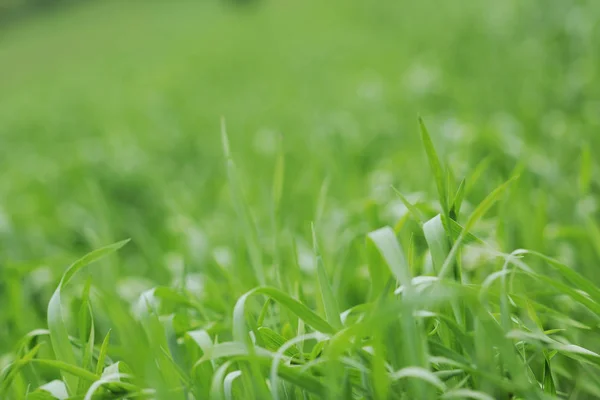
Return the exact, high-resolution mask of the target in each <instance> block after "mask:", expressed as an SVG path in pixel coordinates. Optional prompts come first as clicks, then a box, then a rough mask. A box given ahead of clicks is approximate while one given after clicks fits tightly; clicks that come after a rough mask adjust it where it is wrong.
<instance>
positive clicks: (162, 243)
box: [0, 0, 600, 351]
mask: <svg viewBox="0 0 600 400" xmlns="http://www.w3.org/2000/svg"><path fill="white" fill-rule="evenodd" d="M2 4H3V6H4V7H3V8H0V9H3V10H4V12H5V13H6V14H5V15H4V17H3V18H2V19H0V21H1V22H0V23H1V24H2V27H1V28H0V172H1V173H0V260H1V261H0V262H1V264H0V302H2V311H1V312H0V318H1V321H0V350H2V351H5V350H7V349H8V348H10V347H11V346H12V344H13V343H14V342H15V341H16V340H17V339H18V338H19V337H21V336H22V335H23V334H24V333H25V332H27V331H29V330H31V329H34V328H38V327H41V326H44V324H45V322H44V320H45V312H46V304H47V300H48V297H49V295H50V294H51V291H52V290H53V289H54V287H55V285H56V283H57V282H58V279H59V277H60V274H61V273H62V271H63V270H64V268H65V266H66V265H68V263H69V262H71V261H72V260H73V259H75V258H77V257H78V256H80V255H81V254H83V253H86V252H87V251H89V250H90V249H92V248H95V247H99V246H101V245H104V244H107V243H109V242H112V241H116V240H119V239H123V238H127V237H131V238H132V239H133V241H132V244H131V245H129V246H127V247H126V248H125V249H124V251H123V252H121V253H120V255H119V257H120V260H113V261H111V262H110V263H108V264H109V265H106V266H105V268H99V269H97V270H96V269H94V271H91V272H90V274H92V275H93V276H94V277H96V278H97V279H98V282H99V284H103V285H104V286H105V287H109V286H113V287H114V288H116V289H117V290H120V293H121V295H122V296H124V297H129V296H132V297H133V296H134V293H137V292H136V290H137V291H138V292H139V290H141V289H142V288H146V287H151V286H152V285H153V284H157V283H158V284H163V285H164V284H169V283H171V282H172V281H173V279H176V278H177V277H178V276H179V275H178V272H177V271H179V269H181V268H182V267H181V265H185V267H186V269H187V271H191V272H193V273H194V274H198V282H199V283H198V285H202V287H203V288H204V289H202V290H203V291H201V290H200V289H198V290H199V293H205V294H206V295H207V296H208V295H212V294H217V293H219V288H220V286H219V285H220V284H219V279H221V277H219V273H218V272H215V271H216V268H217V267H216V265H217V264H228V263H231V264H236V263H237V264H239V265H245V261H243V260H244V259H245V257H246V255H245V251H244V244H243V240H242V234H241V233H240V223H239V221H238V218H237V217H236V214H235V211H234V209H233V207H232V204H231V201H230V196H229V192H228V189H227V182H226V176H225V160H224V157H223V152H222V149H221V142H220V133H219V132H220V119H221V117H223V118H224V119H225V120H226V123H227V129H228V133H229V137H230V141H231V146H232V151H233V157H234V159H235V160H236V163H237V165H238V167H239V169H240V171H241V176H242V185H243V187H244V189H245V194H246V196H247V199H248V202H249V204H250V205H251V209H252V212H253V213H254V215H255V218H256V220H257V225H258V227H259V229H260V237H261V240H262V245H263V247H264V250H265V254H267V260H266V262H267V263H269V262H270V263H275V262H277V257H276V252H275V251H273V249H274V248H275V246H274V245H273V243H272V239H273V237H272V232H273V227H272V225H273V218H272V216H273V200H272V196H271V187H272V185H273V183H272V182H273V171H274V169H275V163H276V159H277V157H276V156H277V154H278V153H279V151H280V150H281V151H282V152H283V154H284V157H285V179H284V189H283V194H282V198H281V203H280V206H279V208H278V212H279V213H280V215H281V218H280V221H281V222H280V223H281V229H282V230H283V231H285V232H287V233H288V234H289V235H290V236H291V237H293V238H295V239H296V241H297V245H298V249H299V250H298V251H299V253H300V261H302V254H303V251H304V250H303V249H310V245H309V243H310V222H311V221H313V220H315V219H316V218H317V217H318V213H319V209H320V210H322V219H323V226H324V228H323V229H324V231H325V233H324V234H323V236H324V241H325V245H324V247H325V249H324V252H325V255H326V257H329V258H330V259H336V260H339V261H340V262H342V261H341V260H344V261H343V262H347V263H357V264H358V263H359V261H357V260H355V259H353V258H352V254H353V253H352V252H346V253H344V252H341V251H340V249H341V248H345V247H344V246H345V245H346V244H347V243H348V242H349V241H352V240H354V238H356V237H362V236H361V235H364V233H365V232H368V231H369V230H372V229H375V228H378V227H380V226H382V225H384V224H392V225H393V224H395V223H396V222H397V220H398V218H400V216H401V215H402V213H403V210H402V207H401V205H400V203H399V202H398V200H397V198H396V197H395V195H394V193H393V192H392V191H391V190H390V188H389V186H390V185H391V184H394V185H395V186H396V187H398V188H399V189H400V190H402V191H403V192H404V193H407V194H409V195H410V196H412V197H411V198H414V199H415V200H416V199H422V200H424V201H425V200H429V199H434V198H435V196H434V183H433V180H432V179H431V174H430V172H429V171H428V169H427V160H426V158H425V155H424V153H423V151H422V149H421V146H420V143H419V136H418V130H417V122H416V121H417V117H418V116H419V115H420V116H422V117H423V118H424V120H425V122H426V124H427V126H428V128H429V130H430V132H431V134H432V136H433V137H434V139H435V141H436V145H437V147H438V151H439V152H440V154H441V156H442V158H443V159H444V160H445V161H447V162H448V164H449V165H450V166H451V167H452V169H453V171H454V173H455V175H456V177H457V179H458V178H461V177H463V176H465V175H468V174H469V173H470V172H471V171H473V169H474V168H475V167H476V166H477V165H480V163H481V161H482V160H485V159H487V160H488V161H487V162H488V163H489V164H488V167H487V169H486V170H485V171H484V173H483V175H482V178H481V179H479V181H478V182H477V184H476V185H475V186H474V187H473V188H471V189H472V190H471V191H470V193H469V196H468V200H469V201H470V203H471V204H477V202H478V201H480V200H481V199H482V198H483V196H484V195H485V194H486V193H488V192H489V191H490V190H491V189H493V188H494V187H496V186H497V185H498V183H499V182H501V181H502V180H504V179H506V178H507V177H508V176H509V174H510V173H511V172H512V171H513V170H514V169H515V168H521V169H522V178H521V179H520V181H519V184H518V188H517V189H516V190H514V191H513V192H512V195H511V199H508V200H507V201H506V202H505V203H503V205H502V207H503V209H502V210H503V211H502V213H501V218H500V219H499V222H498V223H494V224H493V226H491V229H489V230H488V231H487V234H486V235H484V236H486V237H488V238H490V237H492V238H493V241H494V242H496V243H497V244H498V246H499V247H500V248H502V249H503V250H506V251H510V250H512V249H515V248H519V247H526V248H532V249H536V250H541V251H544V252H546V253H547V254H550V255H553V256H557V257H560V258H561V259H563V260H566V261H568V262H569V263H570V264H571V265H573V266H574V267H576V268H578V269H579V270H580V271H581V272H582V273H584V274H586V275H587V276H588V277H590V279H593V280H595V281H596V282H600V278H598V275H597V273H596V272H595V271H596V267H595V266H596V265H597V263H598V261H599V257H598V255H599V254H600V251H598V249H600V240H599V238H600V234H599V233H598V232H600V231H598V229H597V225H596V223H595V219H596V217H597V213H596V198H597V193H598V183H599V182H598V178H597V175H596V172H597V169H596V167H597V165H596V157H595V155H596V152H597V150H599V149H600V132H599V129H600V79H599V78H600V76H599V75H600V68H599V67H598V66H599V65H600V53H599V51H598V50H599V46H598V45H599V43H600V26H599V25H600V24H599V22H598V21H599V20H598V16H599V15H600V2H598V1H596V0H588V1H585V0H579V1H561V0H552V1H550V0H544V1H541V0H540V1H527V2H524V1H517V0H507V1H476V0H473V1H461V2H448V1H429V0H427V1H419V2H404V1H380V2H367V1H358V0H345V1H337V0H335V1H326V2H323V1H312V0H309V1H302V2H292V1H255V2H247V3H244V2H242V3H235V2H216V1H180V0H176V1H168V2H167V1H144V2H142V1H97V2H93V1H87V2H62V3H60V2H59V3H57V4H54V5H52V6H51V7H47V6H46V7H42V8H41V9H38V8H37V7H29V6H28V5H25V6H24V7H25V8H21V7H20V6H18V5H10V4H9V2H3V3H2ZM6 4H8V5H6ZM15 4H16V3H15ZM9 9H10V11H7V10H9ZM18 10H20V11H18ZM582 155H583V156H582ZM586 160H587V161H586ZM581 165H583V166H584V167H583V168H582V167H581ZM589 166H591V169H590V168H588V167H589ZM590 171H591V172H590ZM323 188H327V190H325V189H323ZM320 193H321V195H320ZM419 193H422V194H419ZM320 199H321V200H320ZM323 199H326V201H324V200H323ZM307 251H308V250H307ZM348 254H349V255H350V256H348ZM344 257H346V258H344ZM239 271H240V274H241V275H239V279H240V283H239V285H238V286H235V289H234V290H233V292H232V293H230V294H228V296H226V298H225V300H224V301H225V302H226V303H227V304H226V305H225V306H223V309H224V310H230V309H231V308H230V306H231V305H232V304H233V303H232V301H234V300H235V298H236V296H235V295H236V293H237V294H241V293H243V291H244V290H247V289H248V288H249V287H252V280H251V279H250V280H248V281H247V282H244V275H243V267H239ZM357 273H358V272H357ZM350 281H351V278H348V282H350ZM338 282H340V283H339V285H340V286H339V287H336V290H339V291H341V292H342V293H343V294H344V296H345V297H344V296H342V298H346V303H348V304H351V303H352V290H353V289H352V288H348V289H347V290H346V289H345V288H344V286H343V285H344V283H343V282H344V279H339V280H338ZM138 289H139V290H138ZM346 305H347V304H346ZM224 312H229V311H224ZM23 315H27V318H23Z"/></svg>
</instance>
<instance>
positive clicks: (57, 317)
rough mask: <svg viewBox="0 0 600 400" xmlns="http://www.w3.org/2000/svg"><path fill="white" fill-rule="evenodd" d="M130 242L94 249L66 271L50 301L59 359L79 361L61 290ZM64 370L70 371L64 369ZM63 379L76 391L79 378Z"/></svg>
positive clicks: (52, 334) (66, 376) (51, 328)
mask: <svg viewBox="0 0 600 400" xmlns="http://www.w3.org/2000/svg"><path fill="white" fill-rule="evenodd" d="M127 242H129V239H127V240H123V241H121V242H117V243H114V244H111V245H108V246H106V247H102V248H100V249H98V250H95V251H92V252H91V253H89V254H87V255H85V256H83V257H82V258H80V259H79V260H77V261H75V262H74V263H73V264H72V265H71V266H70V267H69V268H68V269H67V270H66V271H65V273H64V275H63V277H62V279H61V280H60V283H59V285H58V287H57V288H56V290H55V291H54V294H53V295H52V297H51V298H50V302H49V303H48V329H49V331H50V340H51V342H52V348H53V350H54V353H55V355H56V359H57V361H61V362H64V363H67V364H70V365H75V364H76V363H77V361H76V358H75V354H74V353H73V348H72V347H71V343H70V342H69V335H68V333H67V327H66V325H65V322H64V318H63V313H62V306H61V292H62V289H63V288H64V287H65V286H66V285H67V284H68V283H69V281H70V280H71V279H72V278H73V276H74V275H75V274H76V273H77V272H78V271H80V270H81V269H82V268H84V267H85V266H87V265H89V264H91V263H93V262H94V261H97V260H99V259H101V258H103V257H106V256H107V255H109V254H112V253H114V252H115V251H117V250H119V249H120V248H121V247H123V246H125V244H127ZM61 371H62V372H68V371H67V370H64V369H62V370H61ZM63 379H64V380H65V383H66V385H67V389H68V390H69V392H70V393H74V391H75V390H76V389H77V384H78V379H77V378H76V377H73V376H69V374H68V373H66V374H63Z"/></svg>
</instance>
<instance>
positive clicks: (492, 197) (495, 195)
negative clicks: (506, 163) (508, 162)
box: [438, 177, 518, 277]
mask: <svg viewBox="0 0 600 400" xmlns="http://www.w3.org/2000/svg"><path fill="white" fill-rule="evenodd" d="M517 178H518V177H513V178H511V179H509V180H508V181H506V182H505V183H503V184H502V185H500V186H499V187H497V188H496V189H495V190H494V191H493V192H492V193H490V194H489V195H488V196H487V197H486V198H485V199H484V200H483V201H482V202H481V203H480V204H479V205H478V206H477V208H476V209H475V210H474V211H473V213H472V214H471V216H470V217H469V219H468V220H467V222H466V223H465V226H464V229H463V231H462V232H461V234H460V236H459V237H458V239H457V240H456V242H455V243H454V245H453V247H452V250H451V251H450V254H448V257H446V260H445V261H444V265H443V266H442V269H441V270H440V273H439V274H438V276H439V277H444V276H446V275H447V273H448V272H449V270H450V267H451V266H452V263H453V261H454V257H456V253H457V252H458V249H459V248H460V246H461V245H462V244H463V241H464V239H465V237H466V236H467V233H468V232H469V231H470V230H471V229H472V228H473V226H474V225H475V224H476V223H477V221H479V220H480V219H481V217H483V216H484V215H485V214H486V213H487V212H488V211H489V209H490V208H491V207H492V206H493V205H494V203H495V202H496V201H497V200H498V199H499V198H500V196H501V195H503V194H504V192H505V191H506V190H507V189H508V188H509V187H510V185H511V184H512V183H513V182H514V181H515V180H516V179H517Z"/></svg>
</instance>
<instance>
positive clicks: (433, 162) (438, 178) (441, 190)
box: [419, 118, 450, 217]
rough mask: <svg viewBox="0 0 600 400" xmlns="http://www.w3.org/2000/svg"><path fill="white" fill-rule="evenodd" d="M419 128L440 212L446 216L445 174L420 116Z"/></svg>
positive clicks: (447, 212) (447, 208)
mask: <svg viewBox="0 0 600 400" xmlns="http://www.w3.org/2000/svg"><path fill="white" fill-rule="evenodd" d="M419 130H420V132H421V141H422V142H423V146H424V147H425V152H426V153H427V159H428V161H429V167H430V168H431V172H432V173H433V177H434V179H435V185H436V187H437V192H438V198H439V200H440V205H441V206H442V213H443V215H445V216H446V217H447V216H449V212H450V209H449V207H448V193H447V190H446V184H445V176H446V174H445V173H444V170H443V168H442V164H441V162H440V159H439V157H438V155H437V152H436V151H435V147H434V146H433V141H432V140H431V136H430V135H429V132H428V131H427V128H426V127H425V123H424V122H423V119H422V118H419Z"/></svg>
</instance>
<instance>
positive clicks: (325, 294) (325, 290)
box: [311, 225, 342, 329]
mask: <svg viewBox="0 0 600 400" xmlns="http://www.w3.org/2000/svg"><path fill="white" fill-rule="evenodd" d="M311 228H312V237H313V251H314V257H315V264H316V266H317V277H318V282H319V286H318V287H319V292H320V294H321V299H322V301H323V307H324V309H325V316H326V317H327V322H329V323H330V324H331V326H333V327H334V328H335V329H340V328H341V327H342V320H341V319H340V309H339V306H338V304H337V300H336V298H335V295H334V293H333V289H332V288H331V285H330V283H329V279H328V278H327V272H325V266H324V265H323V257H322V256H321V252H320V250H319V244H318V242H317V234H316V232H315V227H314V225H311Z"/></svg>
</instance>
